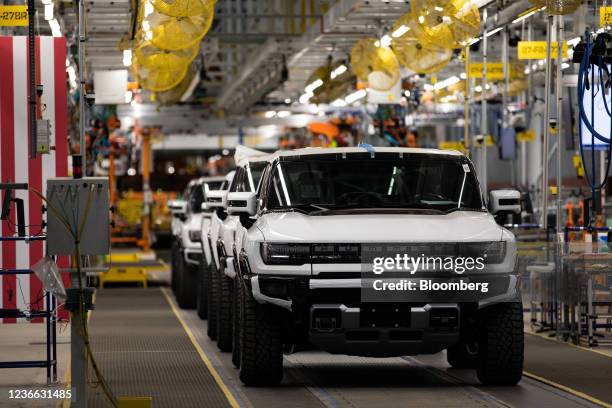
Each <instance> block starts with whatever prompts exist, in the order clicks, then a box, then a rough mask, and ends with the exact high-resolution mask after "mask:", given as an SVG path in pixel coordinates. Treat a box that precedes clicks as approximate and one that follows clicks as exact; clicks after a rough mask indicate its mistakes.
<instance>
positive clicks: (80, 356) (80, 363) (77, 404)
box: [70, 0, 87, 408]
mask: <svg viewBox="0 0 612 408" xmlns="http://www.w3.org/2000/svg"><path fill="white" fill-rule="evenodd" d="M78 1H79V5H78V9H79V19H78V22H79V50H78V51H79V55H78V59H79V99H80V100H79V155H80V156H81V164H82V166H83V175H86V174H87V161H86V159H87V153H86V149H85V147H86V146H85V124H86V118H85V115H86V113H85V104H86V103H87V102H86V98H85V42H86V40H87V39H86V33H85V24H86V23H85V19H86V15H85V13H86V11H85V0H78ZM77 262H80V260H77ZM72 286H73V287H75V288H82V287H84V286H85V282H83V281H82V280H81V276H79V273H78V272H72ZM79 309H80V308H76V309H75V310H73V311H71V312H70V345H71V347H70V369H71V374H70V378H71V383H72V389H73V393H74V394H75V397H74V398H73V400H72V402H71V404H70V406H71V407H72V408H86V407H87V350H86V348H85V340H84V338H83V336H84V333H85V328H84V327H83V316H82V314H81V311H80V310H79ZM85 313H87V312H85Z"/></svg>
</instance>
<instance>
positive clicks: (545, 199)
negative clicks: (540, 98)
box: [541, 15, 554, 231]
mask: <svg viewBox="0 0 612 408" xmlns="http://www.w3.org/2000/svg"><path fill="white" fill-rule="evenodd" d="M553 17H554V16H553V15H549V16H548V20H547V22H548V23H547V26H546V80H545V81H546V82H545V84H544V119H543V126H544V142H543V144H542V186H541V187H542V228H544V230H545V231H546V230H547V229H548V213H547V211H548V139H549V137H550V124H549V118H550V81H551V78H552V67H551V66H550V64H551V55H552V51H551V47H552V24H553Z"/></svg>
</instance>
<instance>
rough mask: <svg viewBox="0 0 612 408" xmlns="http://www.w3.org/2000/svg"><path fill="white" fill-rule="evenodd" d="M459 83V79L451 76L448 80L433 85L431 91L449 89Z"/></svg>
mask: <svg viewBox="0 0 612 408" xmlns="http://www.w3.org/2000/svg"><path fill="white" fill-rule="evenodd" d="M459 81H460V79H459V77H458V76H452V77H450V78H446V79H445V80H444V81H440V82H438V83H437V84H435V85H434V86H433V89H434V90H436V91H437V90H440V89H444V88H447V87H449V86H451V85H454V84H456V83H457V82H459Z"/></svg>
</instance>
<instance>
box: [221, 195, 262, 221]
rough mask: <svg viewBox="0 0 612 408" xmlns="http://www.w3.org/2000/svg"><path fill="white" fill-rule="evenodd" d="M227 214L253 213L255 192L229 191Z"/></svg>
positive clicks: (255, 208) (255, 205) (255, 198)
mask: <svg viewBox="0 0 612 408" xmlns="http://www.w3.org/2000/svg"><path fill="white" fill-rule="evenodd" d="M227 212H228V214H246V215H255V213H256V212H257V196H256V194H255V193H236V192H234V193H229V194H228V195H227Z"/></svg>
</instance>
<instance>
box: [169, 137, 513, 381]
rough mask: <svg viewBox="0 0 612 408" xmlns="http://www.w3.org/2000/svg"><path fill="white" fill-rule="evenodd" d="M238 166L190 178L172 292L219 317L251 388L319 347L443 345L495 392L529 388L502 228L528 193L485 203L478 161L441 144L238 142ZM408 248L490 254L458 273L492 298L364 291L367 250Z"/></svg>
mask: <svg viewBox="0 0 612 408" xmlns="http://www.w3.org/2000/svg"><path fill="white" fill-rule="evenodd" d="M235 161H236V170H235V171H232V172H231V173H229V174H227V175H226V176H224V177H204V178H201V179H197V180H193V181H192V182H191V183H190V184H189V185H188V186H187V188H186V189H185V192H184V193H183V196H182V199H178V200H174V201H172V202H170V203H169V205H170V210H171V212H172V214H173V223H172V232H173V244H172V255H173V256H172V289H173V292H174V294H175V296H176V300H177V303H178V304H179V306H180V307H182V308H196V309H197V313H198V315H199V316H200V317H201V318H202V319H206V320H207V329H208V336H209V337H210V338H211V339H212V340H215V341H216V342H217V345H218V347H219V348H220V349H221V350H222V351H226V352H231V353H232V361H233V363H234V365H235V366H236V368H237V369H239V370H240V379H241V381H242V382H243V383H244V384H245V385H251V386H267V385H274V384H277V383H279V382H280V381H281V380H282V377H283V354H284V353H292V352H299V351H302V350H308V349H319V350H324V351H327V352H330V353H336V354H347V355H359V356H370V357H393V356H401V355H416V354H432V353H438V352H441V351H443V350H446V353H447V360H448V362H449V364H450V365H451V366H453V367H461V368H473V369H475V370H476V373H477V376H478V378H479V380H480V381H481V382H482V383H484V384H496V385H514V384H516V383H518V382H519V381H520V379H521V375H522V368H523V312H522V306H521V298H520V292H519V282H518V276H517V259H516V258H517V252H516V241H515V238H514V236H513V234H512V233H511V232H509V231H508V230H506V229H505V228H503V227H502V226H500V225H499V223H498V221H499V219H500V218H503V217H504V216H506V215H507V214H512V213H519V212H520V211H521V207H520V193H519V192H518V191H513V190H497V191H491V192H490V194H489V197H488V204H487V200H485V196H484V195H483V193H482V191H481V187H480V185H479V182H478V179H477V177H476V173H475V171H474V168H473V165H472V163H471V161H470V160H469V158H467V157H466V156H464V155H463V154H461V153H458V152H450V151H439V150H433V149H411V148H382V147H372V146H363V147H351V148H335V149H320V148H306V149H298V150H292V151H279V152H276V153H271V154H268V153H263V152H259V151H256V150H252V149H248V148H244V147H238V148H237V149H236V155H235ZM398 245H399V246H398ZM400 247H401V250H402V251H404V252H411V254H410V255H415V256H421V255H422V256H429V255H432V256H433V255H436V256H445V257H455V258H457V257H463V256H464V255H465V254H469V255H474V256H481V257H484V259H486V261H485V262H484V263H485V266H486V268H483V269H482V270H477V271H476V270H474V271H470V272H464V273H462V275H461V276H460V278H461V279H462V280H467V281H472V282H477V281H481V280H490V281H492V282H495V285H496V286H494V287H495V288H496V289H495V290H490V291H488V292H486V293H481V294H479V297H477V298H476V297H474V298H472V297H470V296H461V295H458V294H457V293H454V294H445V293H429V294H421V295H420V296H415V295H414V294H413V293H410V292H405V293H400V294H399V295H398V294H393V296H389V295H388V294H387V293H374V292H372V291H369V292H368V291H367V290H365V291H364V286H365V285H366V283H365V282H367V281H368V275H367V274H368V264H369V262H370V261H371V258H369V257H370V256H371V254H372V253H376V251H378V250H382V251H384V250H389V248H400ZM373 248H374V249H373ZM398 251H399V249H398ZM370 271H371V269H370ZM412 278H414V276H412ZM417 278H427V279H435V280H436V282H442V283H444V282H454V281H456V280H457V278H458V276H457V275H456V274H453V272H452V271H440V270H428V271H419V274H418V276H417Z"/></svg>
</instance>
